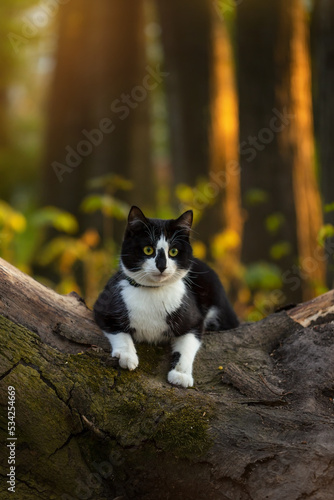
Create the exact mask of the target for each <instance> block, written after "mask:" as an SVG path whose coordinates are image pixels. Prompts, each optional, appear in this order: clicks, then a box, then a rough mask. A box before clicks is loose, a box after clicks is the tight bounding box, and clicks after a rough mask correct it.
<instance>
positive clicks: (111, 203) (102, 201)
mask: <svg viewBox="0 0 334 500" xmlns="http://www.w3.org/2000/svg"><path fill="white" fill-rule="evenodd" d="M81 209H82V210H83V211H84V212H86V213H88V214H90V213H94V212H98V211H100V212H102V214H103V215H105V216H107V217H115V219H118V220H123V219H125V218H126V216H127V215H128V213H129V209H130V207H129V205H128V204H127V203H123V202H121V201H119V200H117V199H116V198H115V197H114V196H111V195H109V194H103V195H102V194H91V195H89V196H87V197H86V198H85V199H84V201H83V202H82V204H81Z"/></svg>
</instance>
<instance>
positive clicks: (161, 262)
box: [155, 248, 167, 274]
mask: <svg viewBox="0 0 334 500" xmlns="http://www.w3.org/2000/svg"><path fill="white" fill-rule="evenodd" d="M155 265H156V266H157V269H159V271H160V272H161V274H162V273H163V272H164V270H165V269H166V268H167V261H166V254H165V251H164V250H163V249H162V248H160V249H159V250H158V255H157V258H156V259H155Z"/></svg>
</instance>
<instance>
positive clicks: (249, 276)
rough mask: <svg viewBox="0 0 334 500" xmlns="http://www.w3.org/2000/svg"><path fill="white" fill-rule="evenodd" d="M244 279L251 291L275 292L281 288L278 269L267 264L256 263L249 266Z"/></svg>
mask: <svg viewBox="0 0 334 500" xmlns="http://www.w3.org/2000/svg"><path fill="white" fill-rule="evenodd" d="M244 279H245V282H246V284H247V285H248V286H249V288H250V289H251V290H256V289H260V290H275V289H277V288H281V287H282V280H281V271H280V269H279V267H277V266H274V265H272V264H268V263H267V262H256V263H254V264H251V265H249V266H248V267H247V269H246V272H245V276H244Z"/></svg>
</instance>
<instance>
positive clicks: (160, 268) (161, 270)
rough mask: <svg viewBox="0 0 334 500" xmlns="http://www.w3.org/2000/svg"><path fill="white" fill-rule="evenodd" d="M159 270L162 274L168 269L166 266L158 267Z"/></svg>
mask: <svg viewBox="0 0 334 500" xmlns="http://www.w3.org/2000/svg"><path fill="white" fill-rule="evenodd" d="M157 268H158V269H159V271H160V272H161V274H162V273H163V272H164V270H165V269H166V266H164V265H157Z"/></svg>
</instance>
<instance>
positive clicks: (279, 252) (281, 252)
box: [270, 241, 291, 260]
mask: <svg viewBox="0 0 334 500" xmlns="http://www.w3.org/2000/svg"><path fill="white" fill-rule="evenodd" d="M290 253H291V243H290V242H289V241H279V242H278V243H276V244H275V245H273V246H272V247H271V249H270V257H271V258H272V259H274V260H280V259H282V257H285V256H286V255H289V254H290Z"/></svg>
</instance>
